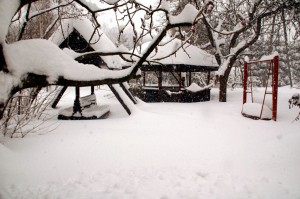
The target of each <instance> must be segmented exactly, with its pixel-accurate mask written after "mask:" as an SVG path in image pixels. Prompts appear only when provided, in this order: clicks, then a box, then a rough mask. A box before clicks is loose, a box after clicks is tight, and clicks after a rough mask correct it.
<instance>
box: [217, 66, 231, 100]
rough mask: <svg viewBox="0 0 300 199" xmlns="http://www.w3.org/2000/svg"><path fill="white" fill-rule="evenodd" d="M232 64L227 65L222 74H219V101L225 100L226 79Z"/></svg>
mask: <svg viewBox="0 0 300 199" xmlns="http://www.w3.org/2000/svg"><path fill="white" fill-rule="evenodd" d="M231 68H232V65H229V66H228V68H227V70H226V71H225V73H224V75H223V76H220V79H219V81H220V90H219V102H226V101H227V81H228V78H229V74H230V71H231Z"/></svg>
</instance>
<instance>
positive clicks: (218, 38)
mask: <svg viewBox="0 0 300 199" xmlns="http://www.w3.org/2000/svg"><path fill="white" fill-rule="evenodd" d="M299 6H300V2H299V1H295V0H287V1H284V2H282V1H263V0H258V1H252V0H236V1H220V2H217V3H216V5H215V12H214V15H210V16H209V17H208V16H206V15H205V14H204V18H203V22H204V24H205V26H206V28H207V32H208V34H207V35H208V37H209V40H210V44H211V46H212V47H213V48H214V49H215V56H216V59H217V61H218V62H219V64H220V65H221V66H220V69H219V71H218V76H219V80H220V94H219V101H221V102H225V101H226V94H227V82H228V78H229V74H230V71H231V69H232V68H233V66H234V64H235V62H236V61H237V60H238V59H239V56H240V55H242V53H243V52H244V51H245V50H246V49H247V48H249V47H250V46H251V45H253V44H254V43H255V42H256V41H257V40H258V38H259V37H260V35H261V34H262V33H263V20H265V19H272V17H273V16H274V15H276V14H280V13H281V12H282V11H283V10H293V9H297V8H298V7H299Z"/></svg>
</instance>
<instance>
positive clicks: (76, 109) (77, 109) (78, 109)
mask: <svg viewBox="0 0 300 199" xmlns="http://www.w3.org/2000/svg"><path fill="white" fill-rule="evenodd" d="M75 92H76V97H75V100H74V105H73V115H74V114H75V113H77V112H79V113H80V114H81V115H82V112H81V105H80V101H79V98H80V88H79V86H76V87H75Z"/></svg>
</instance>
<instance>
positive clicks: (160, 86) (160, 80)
mask: <svg viewBox="0 0 300 199" xmlns="http://www.w3.org/2000/svg"><path fill="white" fill-rule="evenodd" d="M161 99H162V69H161V68H160V69H159V71H158V101H161Z"/></svg>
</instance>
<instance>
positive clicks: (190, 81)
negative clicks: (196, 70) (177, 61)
mask: <svg viewBox="0 0 300 199" xmlns="http://www.w3.org/2000/svg"><path fill="white" fill-rule="evenodd" d="M188 84H189V85H188V86H190V85H191V84H192V72H191V71H189V83H188Z"/></svg>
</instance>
